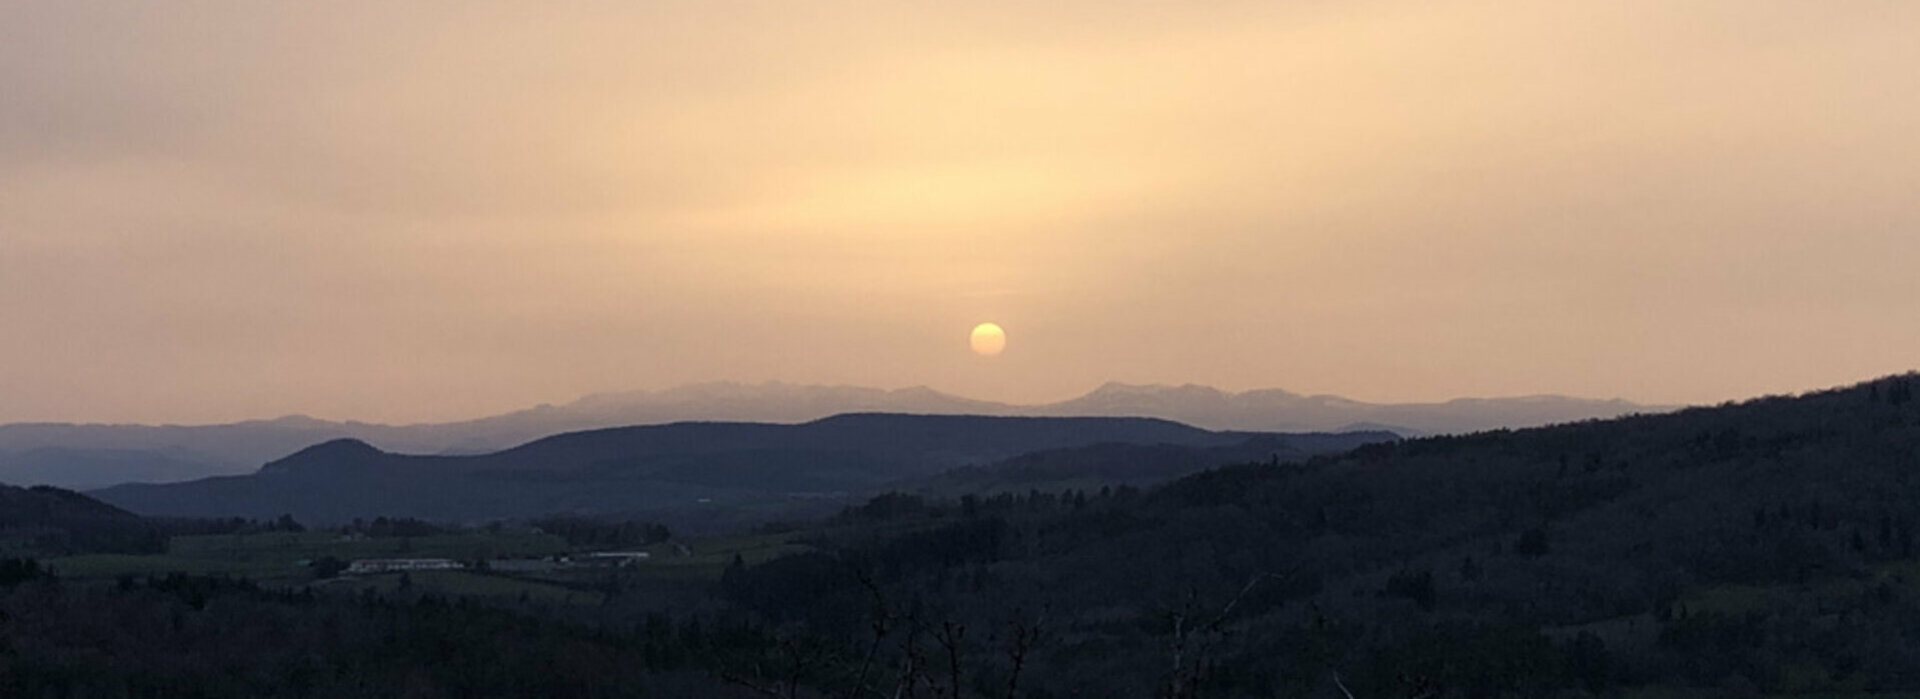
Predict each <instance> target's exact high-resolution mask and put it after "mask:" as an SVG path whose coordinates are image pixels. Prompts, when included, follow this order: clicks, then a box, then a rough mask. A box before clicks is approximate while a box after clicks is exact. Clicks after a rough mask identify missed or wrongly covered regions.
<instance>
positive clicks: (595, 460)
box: [97, 414, 1257, 523]
mask: <svg viewBox="0 0 1920 699" xmlns="http://www.w3.org/2000/svg"><path fill="white" fill-rule="evenodd" d="M1255 436H1257V435H1254V434H1249V433H1226V432H1212V431H1208V430H1201V429H1197V428H1193V427H1188V426H1185V425H1181V424H1178V423H1173V422H1167V421H1165V420H1154V419H1146V418H1005V417H975V416H916V415H887V414H859V415H842V416H837V417H832V418H827V419H824V420H818V421H815V422H810V423H806V424H802V425H777V424H757V423H679V424H672V425H659V426H647V427H625V428H614V429H606V430H595V431H591V432H578V433H572V434H565V435H559V436H555V437H549V438H546V439H542V440H539V441H535V442H532V443H529V444H526V445H524V446H520V447H516V448H514V449H509V450H507V451H503V452H499V453H495V454H487V455H481V456H406V455H399V454H390V453H386V452H383V451H380V450H378V449H375V448H373V447H371V446H368V445H366V444H365V443H361V442H357V441H352V440H339V441H334V442H329V443H326V444H321V445H317V446H314V447H311V448H309V449H306V450H303V451H301V452H299V453H296V454H294V455H292V456H289V457H287V458H285V459H282V460H279V461H276V462H273V463H270V464H268V465H266V466H265V467H264V468H262V469H261V470H260V471H259V472H258V473H256V474H252V475H247V476H235V477H223V478H209V479H204V480H200V481H194V482H189V483H180V484H170V485H128V486H120V487H114V488H108V489H105V490H101V491H97V494H98V496H99V497H100V498H102V499H103V500H106V501H108V502H111V503H114V504H117V505H120V506H122V507H126V508H127V509H130V510H132V511H135V512H139V513H142V514H150V515H171V516H243V517H258V518H268V517H274V516H277V515H279V514H283V513H291V514H293V515H294V516H295V517H297V518H299V519H300V520H302V521H306V522H310V523H312V522H321V523H324V522H337V521H343V520H347V519H352V518H355V517H367V518H372V517H376V516H405V517H419V518H425V519H436V520H456V521H459V520H476V519H496V518H508V517H524V516H534V515H543V514H552V513H562V512H580V513H622V514H633V513H643V512H644V513H650V514H654V515H658V513H663V512H664V513H667V515H659V516H661V517H663V518H666V519H668V520H670V521H674V517H673V516H671V515H672V513H674V512H688V511H691V512H695V513H696V514H697V513H698V512H700V511H703V510H704V511H714V510H718V509H723V508H735V510H734V511H735V512H738V511H739V508H748V509H755V511H758V512H761V513H762V514H763V515H764V514H766V513H775V514H791V513H795V512H809V511H812V512H820V511H823V510H821V509H820V508H821V507H823V504H822V503H827V504H826V505H824V506H826V507H837V505H833V504H831V503H832V502H833V499H834V498H836V497H843V496H845V495H847V494H849V493H857V492H859V491H862V490H866V489H869V488H872V487H874V486H876V485H879V484H882V483H888V482H893V481H898V480H902V479H911V478H922V477H926V476H930V475H933V474H936V473H939V472H941V471H944V470H947V469H950V468H955V467H959V466H965V465H970V464H988V463H992V462H995V461H998V460H1001V459H1006V458H1009V457H1013V456H1016V455H1019V454H1023V453H1028V452H1032V451H1037V450H1045V449H1060V448H1067V447H1078V446H1086V445H1093V444H1102V443H1117V444H1144V445H1155V444H1170V445H1179V446H1191V447H1214V446H1228V445H1234V444H1239V443H1242V442H1245V441H1246V440H1248V439H1250V438H1252V437H1255ZM796 508H798V509H796ZM749 514H751V513H749ZM741 516H747V515H741Z"/></svg>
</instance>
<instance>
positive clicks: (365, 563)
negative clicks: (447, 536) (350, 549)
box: [345, 558, 466, 575]
mask: <svg viewBox="0 0 1920 699" xmlns="http://www.w3.org/2000/svg"><path fill="white" fill-rule="evenodd" d="M465 567H466V566H463V565H460V563H459V562H458V561H454V560H450V559H446V558H362V559H360V560H357V561H354V562H353V564H352V565H349V566H347V570H346V571H345V572H346V573H347V574H349V575H368V574H372V573H397V572H400V571H406V570H459V569H461V568H465Z"/></svg>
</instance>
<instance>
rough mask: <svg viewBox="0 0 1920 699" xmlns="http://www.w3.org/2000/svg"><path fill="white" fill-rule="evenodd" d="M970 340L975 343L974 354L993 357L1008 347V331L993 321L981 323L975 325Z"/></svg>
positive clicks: (972, 343)
mask: <svg viewBox="0 0 1920 699" xmlns="http://www.w3.org/2000/svg"><path fill="white" fill-rule="evenodd" d="M968 342H969V344H971V345H973V353H974V354H977V355H980V356H982V357H992V356H994V355H997V354H1000V353H1001V352H1002V351H1005V350H1006V349H1007V331H1005V330H1001V329H1000V326H998V325H995V324H993V323H981V324H979V325H975V326H973V336H972V337H971V338H969V340H968Z"/></svg>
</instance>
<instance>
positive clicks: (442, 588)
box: [46, 531, 806, 603]
mask: <svg viewBox="0 0 1920 699" xmlns="http://www.w3.org/2000/svg"><path fill="white" fill-rule="evenodd" d="M793 538H794V535H792V534H753V535H741V536H728V537H715V538H709V539H699V540H693V541H687V542H669V543H661V544H655V545H652V546H648V547H645V549H644V550H646V551H648V552H649V553H651V554H652V559H651V560H649V561H647V562H645V563H643V564H641V565H638V566H634V567H631V568H625V569H622V570H621V571H620V575H622V576H623V577H629V578H639V579H650V580H660V581H671V582H682V583H695V582H705V581H711V580H717V579H719V577H720V574H721V572H722V571H724V570H725V569H726V566H727V564H728V563H730V562H732V561H733V559H734V557H735V556H739V557H740V558H741V559H743V560H745V561H746V562H747V563H749V564H754V563H760V562H762V561H766V560H769V559H772V558H776V557H779V556H782V555H787V554H790V553H795V552H799V551H804V550H806V547H805V546H803V545H800V544H796V543H794V542H793ZM582 551H583V549H576V548H573V547H569V546H568V545H567V543H566V541H565V540H563V539H561V538H560V537H557V536H553V535H549V534H540V533H534V532H531V531H500V532H484V531H473V532H463V533H456V534H444V535H436V536H423V537H411V538H379V539H372V538H353V537H343V536H341V535H339V534H336V533H331V532H297V533H296V532H268V533H256V534H237V535H216V536H180V537H174V538H173V539H172V540H171V541H170V542H168V546H167V553H164V554H153V555H126V554H90V555H82V556H68V557H63V558H54V559H49V560H47V561H46V564H47V565H48V566H50V567H51V568H52V569H53V570H54V571H55V573H56V574H58V575H60V576H61V577H65V578H70V579H81V580H89V579H91V580H112V579H115V578H118V577H121V576H150V575H166V574H169V573H183V574H191V575H226V576H232V577H245V578H248V579H251V580H254V581H256V582H259V583H262V584H267V585H276V586H298V585H307V584H315V583H316V582H317V581H316V580H315V577H314V574H313V571H312V569H311V568H310V567H309V566H308V564H309V563H310V562H312V561H315V560H318V559H321V558H326V557H332V558H336V559H339V560H341V561H343V562H351V561H353V560H356V559H362V558H448V559H453V560H456V561H461V562H463V563H467V562H472V561H475V560H480V559H495V558H537V557H546V556H552V555H556V554H566V553H579V552H582ZM604 575H605V571H595V570H564V569H563V570H555V571H542V572H530V573H524V574H505V573H484V572H479V571H416V572H413V573H411V574H410V575H409V576H408V579H409V582H410V583H411V584H412V585H413V587H414V588H416V589H420V590H432V591H436V592H441V593H445V594H451V595H471V596H487V597H521V596H524V597H526V598H528V599H533V600H539V601H546V602H560V603H569V602H571V603H584V602H589V601H597V600H598V594H597V593H593V592H588V591H583V590H584V589H586V588H590V586H591V584H592V583H593V582H594V581H596V580H598V579H599V578H600V577H602V576H604ZM399 580H400V575H399V574H398V573H387V574H379V575H368V576H343V577H341V578H337V579H333V580H327V581H318V582H317V584H319V585H320V586H322V587H324V588H326V589H342V590H356V591H357V590H361V589H374V590H379V591H392V590H393V589H395V588H396V587H397V586H398V585H399Z"/></svg>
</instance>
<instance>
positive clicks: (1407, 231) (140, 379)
mask: <svg viewBox="0 0 1920 699" xmlns="http://www.w3.org/2000/svg"><path fill="white" fill-rule="evenodd" d="M558 5H564V7H560V6H557V5H556V4H549V3H484V2H462V3H306V4H300V5H298V6H296V5H295V4H293V3H240V4H234V3H201V2H184V3H164V4H163V3H143V2H78V1H66V0H63V1H57V2H56V1H46V2H41V1H38V0H29V1H28V2H25V3H19V4H16V5H12V6H10V7H9V10H8V18H7V20H6V21H5V22H0V395H4V396H5V397H6V398H5V400H0V421H17V420H99V421H123V420H124V421H181V422H199V421H213V420H226V419H237V418H246V417H259V416H272V415H279V414H285V413H295V412H299V413H308V414H314V415H318V416H322V417H332V418H356V419H365V420H379V421H418V420H442V419H455V418H462V417H470V416H477V415H481V414H487V413H491V412H498V411H502V410H507V409H513V408H518V407H524V406H526V405H529V404H532V403H537V402H543V401H564V400H569V399H571V398H573V397H575V396H577V395H579V394H582V393H587V392H592V391H603V390H620V389H631V388H661V387H667V386H671V385H676V384H681V383H687V382H694V381H707V380H717V379H732V380H745V381H760V380H770V379H772V380H784V381H791V382H802V383H846V384H860V385H870V386H879V387H898V386H908V385H915V384H926V385H930V386H933V387H935V388H939V389H942V390H946V391H950V392H955V393H960V394H963V395H968V396H973V397H979V398H986V399H997V400H1008V401H1041V400H1053V399H1059V398H1064V397H1067V396H1070V395H1073V394H1077V393H1080V392H1083V391H1085V390H1088V389H1090V388H1092V387H1093V386H1095V385H1097V384H1099V383H1101V382H1103V381H1107V380H1121V381H1129V382H1169V383H1185V382H1195V383H1205V384H1211V385H1216V386H1220V387H1222V388H1229V389H1244V388H1254V387H1282V388H1288V389H1291V390H1295V391H1303V392H1329V393H1339V394H1343V395H1347V396H1350V397H1354V398H1360V399H1368V400H1382V401H1386V400H1394V401H1399V400H1433V399H1445V398H1449V397H1455V396H1466V395H1474V396H1491V395H1514V394H1531V393H1565V394H1575V395H1585V396H1596V397H1614V396H1618V397H1625V398H1630V399H1635V400H1641V401H1647V402H1713V401H1720V400H1724V399H1728V398H1735V397H1743V396H1750V395H1756V394H1761V393H1768V392H1780V391H1792V390H1800V389H1807V388H1815V387H1823V386H1827V385H1832V384H1837V383H1842V382H1847V381H1851V380H1855V379H1861V378H1866V377H1869V376H1873V375H1877V374H1883V373H1891V372H1895V371H1903V370H1907V369H1912V368H1916V367H1920V322H1917V320H1920V319H1916V312H1920V273H1916V268H1915V261H1916V260H1920V197H1915V190H1914V188H1915V186H1916V183H1920V130H1916V129H1915V128H1914V125H1915V124H1920V80H1914V79H1913V75H1914V70H1913V66H1916V65H1920V42H1915V41H1913V40H1912V38H1913V37H1912V29H1911V28H1912V27H1915V26H1920V5H1916V4H1913V3H1899V2H1839V3H1751V2H1744V1H1740V0H1703V1H1699V2H1670V1H1657V2H1656V1H1647V2H1630V1H1629V2H1607V3H1537V2H1458V1H1427V2H1388V1H1362V2H1340V3H1332V2H1273V1H1267V2H1214V3H1168V2H1113V1H1112V0H1107V1H1103V2H1079V1H1071V2H1052V3H995V2H969V3H839V2H807V3H772V2H769V3H745V2H738V3H736V2H700V3H680V2H673V3H668V2H660V3H639V2H604V3H595V2H578V3H563V4H558ZM1035 5H1043V6H1044V7H1034V6H1035ZM1202 6H1204V7H1202ZM982 321H996V322H999V323H1000V324H1001V325H1003V326H1005V327H1006V329H1007V333H1008V336H1009V342H1008V347H1007V351H1006V353H1005V354H1003V355H1001V356H999V357H995V358H991V359H987V358H981V357H978V356H975V355H973V354H972V353H971V352H969V351H968V346H967V333H968V331H969V329H971V328H972V327H973V325H974V324H975V323H978V322H982Z"/></svg>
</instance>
